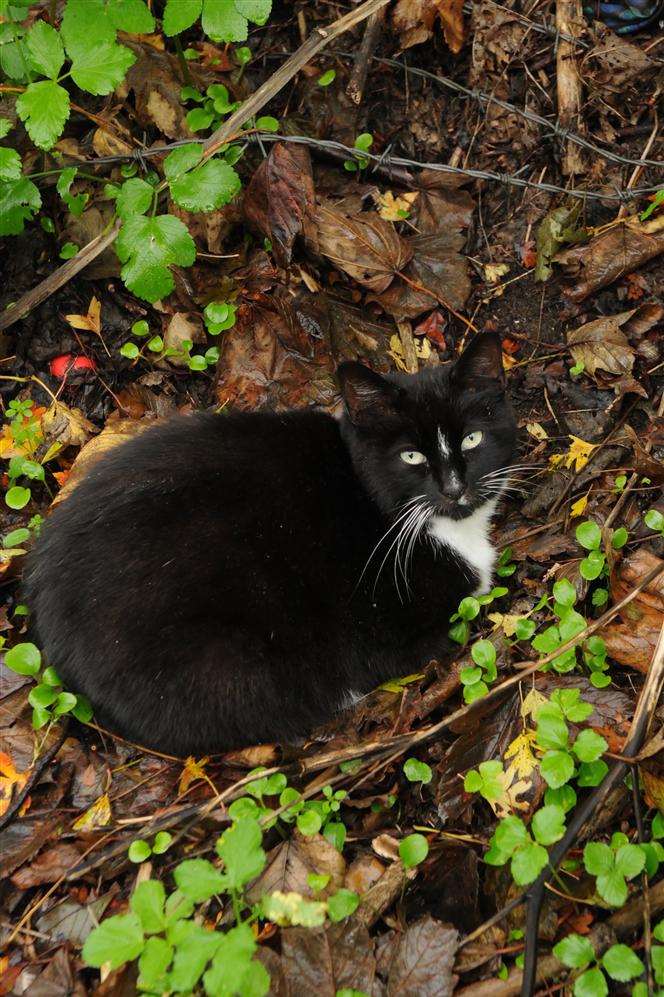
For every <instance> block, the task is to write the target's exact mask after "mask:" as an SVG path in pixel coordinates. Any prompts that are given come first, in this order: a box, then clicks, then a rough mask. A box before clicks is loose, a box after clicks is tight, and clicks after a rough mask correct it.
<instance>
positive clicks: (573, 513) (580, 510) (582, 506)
mask: <svg viewBox="0 0 664 997" xmlns="http://www.w3.org/2000/svg"><path fill="white" fill-rule="evenodd" d="M588 495H590V492H587V493H586V494H585V495H582V496H581V498H578V499H577V500H576V502H572V504H571V506H570V507H569V514H570V519H576V518H577V517H578V516H583V514H584V512H585V511H586V506H587V505H588Z"/></svg>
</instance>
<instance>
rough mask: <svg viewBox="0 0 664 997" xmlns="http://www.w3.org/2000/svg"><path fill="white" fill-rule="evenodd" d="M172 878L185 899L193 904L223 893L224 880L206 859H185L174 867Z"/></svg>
mask: <svg viewBox="0 0 664 997" xmlns="http://www.w3.org/2000/svg"><path fill="white" fill-rule="evenodd" d="M173 878H174V879H175V882H176V884H177V886H178V888H179V889H180V890H181V891H182V892H183V893H184V895H185V897H187V899H189V900H193V902H194V903H202V902H203V901H204V900H209V899H210V897H213V896H214V895H215V894H216V893H223V891H224V890H225V888H226V879H225V877H224V876H222V874H221V873H220V872H219V870H218V869H215V867H214V866H213V865H212V863H211V862H208V861H207V859H185V861H184V862H180V864H179V865H178V866H176V867H175V871H174V873H173Z"/></svg>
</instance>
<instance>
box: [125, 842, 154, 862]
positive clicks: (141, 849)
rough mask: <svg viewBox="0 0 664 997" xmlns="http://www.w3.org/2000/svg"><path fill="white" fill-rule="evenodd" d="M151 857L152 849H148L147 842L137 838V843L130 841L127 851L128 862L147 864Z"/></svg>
mask: <svg viewBox="0 0 664 997" xmlns="http://www.w3.org/2000/svg"><path fill="white" fill-rule="evenodd" d="M151 855H152V849H151V848H150V846H149V844H148V843H147V841H144V840H143V839H142V838H139V839H138V841H132V843H131V844H130V846H129V849H128V851H127V857H128V858H129V861H130V862H136V864H139V863H140V862H147V860H148V859H149V858H150V856H151Z"/></svg>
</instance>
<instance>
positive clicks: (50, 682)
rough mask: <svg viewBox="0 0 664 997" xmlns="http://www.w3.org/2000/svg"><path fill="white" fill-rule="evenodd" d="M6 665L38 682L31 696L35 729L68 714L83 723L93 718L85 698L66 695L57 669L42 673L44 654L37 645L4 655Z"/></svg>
mask: <svg viewBox="0 0 664 997" xmlns="http://www.w3.org/2000/svg"><path fill="white" fill-rule="evenodd" d="M5 664H6V666H7V668H10V669H11V670H12V671H13V672H16V673H17V674H18V675H28V676H30V678H33V679H35V681H36V683H37V684H36V685H35V686H34V688H32V689H31V690H30V693H29V695H28V702H29V703H30V706H32V726H33V727H34V729H35V730H40V729H41V728H42V727H45V726H46V725H47V724H48V725H50V724H52V723H54V722H55V721H56V720H58V719H59V717H61V716H64V715H65V714H66V713H72V714H73V715H74V716H75V717H76V719H77V720H80V721H82V722H83V723H87V722H88V721H89V720H90V719H91V717H92V707H91V705H90V703H89V701H88V700H87V699H86V697H85V696H81V695H78V696H76V695H74V693H72V692H66V691H65V690H64V689H63V688H62V681H61V679H60V677H59V675H58V673H57V672H56V670H55V668H53V667H49V668H45V669H44V670H43V671H42V657H41V651H40V650H39V648H38V647H37V646H36V644H31V643H22V644H15V645H14V647H12V648H10V649H9V650H8V651H7V652H6V653H5ZM40 672H41V675H40Z"/></svg>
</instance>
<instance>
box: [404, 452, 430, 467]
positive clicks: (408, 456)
mask: <svg viewBox="0 0 664 997" xmlns="http://www.w3.org/2000/svg"><path fill="white" fill-rule="evenodd" d="M400 457H401V459H402V461H403V462H404V464H426V462H427V459H426V457H425V456H424V454H423V453H420V452H419V450H402V452H401V454H400Z"/></svg>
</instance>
